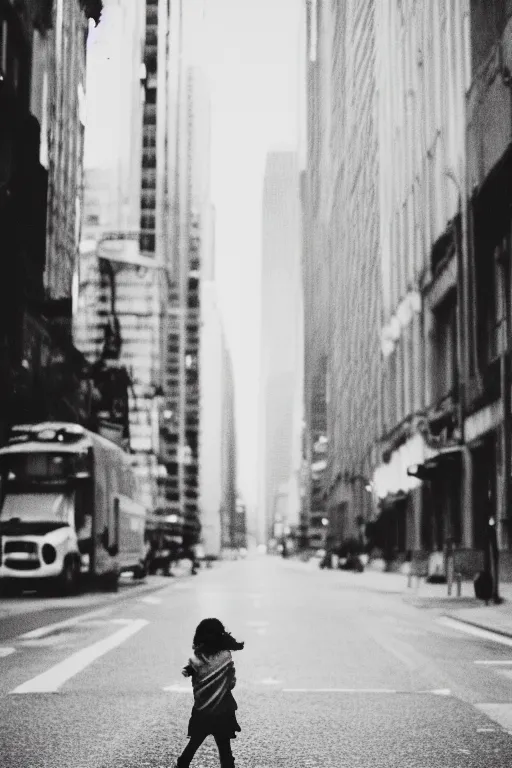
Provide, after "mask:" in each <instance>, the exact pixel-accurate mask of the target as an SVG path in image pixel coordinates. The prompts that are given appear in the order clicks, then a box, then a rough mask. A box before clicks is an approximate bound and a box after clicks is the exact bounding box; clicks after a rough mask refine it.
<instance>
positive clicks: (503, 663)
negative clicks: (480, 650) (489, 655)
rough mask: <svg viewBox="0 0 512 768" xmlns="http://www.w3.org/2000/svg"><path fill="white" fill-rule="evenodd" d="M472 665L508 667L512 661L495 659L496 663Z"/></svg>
mask: <svg viewBox="0 0 512 768" xmlns="http://www.w3.org/2000/svg"><path fill="white" fill-rule="evenodd" d="M473 664H480V665H482V666H485V667H501V666H503V667H506V666H508V667H509V666H510V665H511V664H512V659H496V661H493V660H489V661H474V662H473Z"/></svg>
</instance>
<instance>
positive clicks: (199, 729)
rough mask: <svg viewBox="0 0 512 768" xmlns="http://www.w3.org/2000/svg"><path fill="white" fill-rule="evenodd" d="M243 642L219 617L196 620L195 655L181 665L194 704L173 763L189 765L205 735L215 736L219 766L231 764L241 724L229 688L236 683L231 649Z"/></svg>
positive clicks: (182, 767)
mask: <svg viewBox="0 0 512 768" xmlns="http://www.w3.org/2000/svg"><path fill="white" fill-rule="evenodd" d="M243 647H244V643H237V641H236V640H235V639H234V638H233V637H232V636H231V635H230V634H229V632H227V631H226V630H225V629H224V625H223V624H222V622H221V621H219V620H218V619H203V621H201V622H200V623H199V624H198V627H197V629H196V633H195V635H194V642H193V644H192V648H193V651H194V655H193V656H192V657H191V658H190V659H189V660H188V663H187V664H186V666H185V667H184V668H183V669H182V674H183V675H184V676H185V677H191V678H192V688H193V691H194V706H193V708H192V714H191V716H190V720H189V724H188V736H189V738H190V741H189V743H188V744H187V746H186V747H185V749H184V750H183V753H182V755H181V757H180V758H179V759H178V762H177V763H176V768H188V766H189V765H190V763H191V762H192V758H193V757H194V755H195V753H196V752H197V750H198V749H199V747H200V746H201V744H202V743H203V741H204V740H205V739H206V737H207V736H208V735H210V734H211V735H212V736H213V737H214V739H215V742H216V744H217V747H218V750H219V757H220V764H221V766H222V768H234V765H235V761H234V760H233V755H232V753H231V742H230V739H236V733H237V731H240V730H241V728H240V726H239V725H238V723H237V719H236V715H235V711H236V710H237V709H238V705H237V703H236V701H235V699H234V697H233V694H232V693H231V691H232V690H233V688H234V687H235V685H236V677H235V666H234V664H233V660H232V658H231V653H230V651H241V650H242V648H243Z"/></svg>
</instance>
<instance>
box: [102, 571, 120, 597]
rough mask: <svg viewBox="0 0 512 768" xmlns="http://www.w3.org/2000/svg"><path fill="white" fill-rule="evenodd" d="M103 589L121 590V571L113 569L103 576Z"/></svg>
mask: <svg viewBox="0 0 512 768" xmlns="http://www.w3.org/2000/svg"><path fill="white" fill-rule="evenodd" d="M103 589H105V590H106V591H107V592H117V591H118V590H119V571H111V572H110V573H106V574H105V576H104V577H103Z"/></svg>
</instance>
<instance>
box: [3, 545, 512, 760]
mask: <svg viewBox="0 0 512 768" xmlns="http://www.w3.org/2000/svg"><path fill="white" fill-rule="evenodd" d="M383 578H385V576H383ZM158 585H159V589H158V590H148V591H146V592H140V591H133V592H132V593H131V594H130V595H129V596H128V597H127V598H126V599H122V600H117V601H114V602H108V601H107V600H106V601H103V602H102V604H101V605H99V606H98V605H92V604H91V601H90V600H88V599H86V598H84V601H83V604H82V608H81V609H80V605H79V606H78V608H77V609H76V610H74V611H73V612H72V614H71V615H70V616H68V617H67V619H66V621H67V623H65V624H60V625H59V624H57V625H54V626H53V628H52V626H51V623H52V622H53V621H54V619H55V613H53V610H51V611H50V610H49V611H48V612H45V611H44V610H39V611H38V613H37V617H38V618H37V620H36V619H33V620H32V621H33V623H34V622H35V626H32V625H31V626H32V628H31V629H29V630H26V631H25V632H24V633H23V634H21V635H17V636H15V637H14V636H9V638H8V639H5V640H2V641H1V643H0V765H1V766H6V768H42V767H43V766H44V768H114V766H115V768H143V767H144V766H148V767H149V766H150V767H151V768H157V767H160V766H162V767H163V766H165V767H166V768H167V766H172V765H174V762H175V759H176V757H177V756H178V754H179V753H180V751H181V749H182V747H183V746H184V744H185V742H186V739H185V733H186V726H187V722H188V717H189V713H190V708H191V703H192V695H191V690H190V682H189V681H187V680H185V679H184V678H182V677H181V675H180V669H181V667H182V665H183V663H184V662H185V661H186V659H187V657H188V656H189V654H190V645H191V640H192V635H193V631H194V628H195V626H196V624H197V622H198V621H199V620H200V619H202V618H204V617H206V616H218V617H219V618H221V619H222V620H223V621H224V622H225V623H226V625H227V626H228V628H229V629H230V630H231V631H232V632H233V634H234V635H235V637H237V639H242V640H245V642H246V647H245V649H244V650H243V651H241V652H239V653H236V654H234V658H235V663H236V667H237V679H238V685H237V688H236V689H235V697H236V698H237V701H238V704H239V713H238V719H239V722H240V725H241V727H242V733H241V734H239V736H238V738H237V739H236V741H235V742H234V744H233V752H234V755H235V760H236V764H237V766H239V768H242V767H243V768H249V767H250V768H262V767H263V766H283V767H284V766H293V768H314V767H316V766H318V767H319V768H320V766H321V767H322V768H327V767H328V766H333V767H334V766H336V768H338V766H350V767H351V768H357V767H359V766H361V767H363V766H364V767H365V768H370V767H371V768H379V767H380V766H382V768H388V767H389V768H391V767H393V768H397V767H399V766H403V767H404V768H429V767H430V766H432V768H434V766H435V768H451V767H452V766H453V768H455V767H457V768H458V766H461V767H462V766H464V767H465V768H466V767H468V768H476V767H477V766H478V768H493V767H494V766H496V767H497V766H500V768H501V767H502V766H506V765H512V735H510V733H509V731H511V732H512V647H511V646H512V643H511V644H510V645H508V646H507V645H506V644H503V643H500V642H497V641H494V640H490V639H482V638H480V637H476V636H472V635H470V634H466V633H464V632H462V631H460V630H459V629H457V628H455V627H454V626H450V625H448V624H444V623H442V621H443V620H442V617H440V614H439V612H438V611H424V610H421V609H418V608H417V607H415V606H413V605H409V604H407V603H406V602H404V600H403V599H402V598H401V597H400V596H399V595H396V594H383V593H382V592H373V591H371V590H362V589H358V588H355V587H354V583H353V579H344V576H343V574H342V573H340V572H334V573H333V572H326V571H320V570H318V571H316V570H315V571H313V570H311V569H310V570H306V569H304V568H301V566H300V565H298V564H294V563H290V562H283V561H281V560H278V559H273V558H261V559H256V560H246V561H238V562H228V563H222V564H218V565H216V566H215V567H214V568H213V569H211V570H203V571H201V572H200V573H199V575H198V576H197V577H194V578H191V577H185V578H182V579H175V580H173V581H171V582H170V583H169V584H168V585H166V586H163V587H162V586H161V582H159V583H158ZM0 607H1V606H0ZM6 621H9V619H8V618H6V617H5V616H4V618H1V614H0V631H1V628H2V625H3V624H4V623H5V622H6ZM48 625H50V626H48ZM13 626H14V625H11V629H12V627H13ZM9 634H10V635H12V631H11V633H9V632H4V637H5V636H6V635H9ZM217 764H218V760H217V756H216V752H215V746H214V744H213V742H212V743H210V740H208V741H207V742H206V743H205V745H204V746H203V747H202V748H201V750H200V752H198V754H197V756H196V759H195V761H194V763H193V765H194V766H197V768H200V767H201V766H203V767H204V768H209V767H210V766H215V765H217Z"/></svg>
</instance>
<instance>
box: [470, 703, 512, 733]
mask: <svg viewBox="0 0 512 768" xmlns="http://www.w3.org/2000/svg"><path fill="white" fill-rule="evenodd" d="M475 707H476V709H478V710H479V711H480V712H482V713H483V714H484V715H487V717H488V718H489V719H490V720H494V722H495V723H498V725H501V727H502V728H504V730H505V731H508V732H509V733H510V734H511V735H512V704H475Z"/></svg>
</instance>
